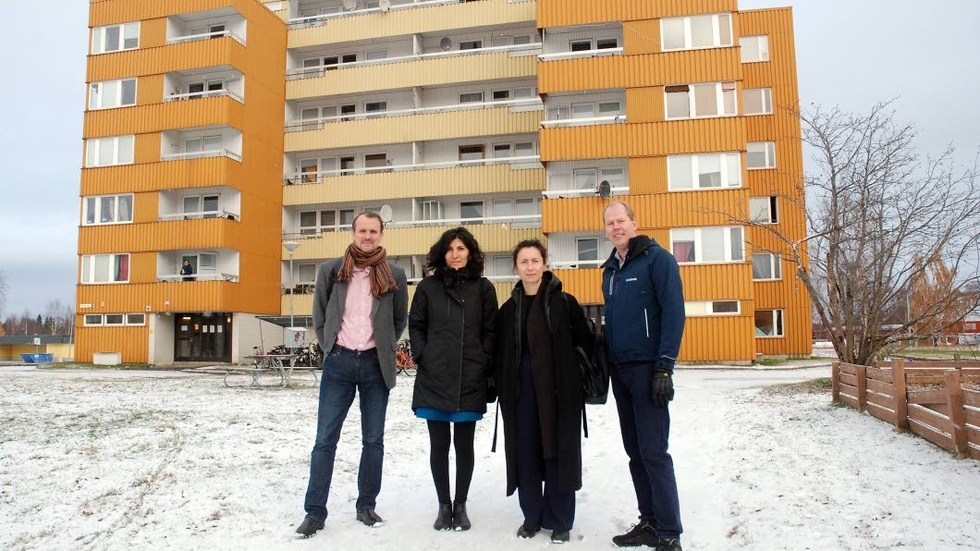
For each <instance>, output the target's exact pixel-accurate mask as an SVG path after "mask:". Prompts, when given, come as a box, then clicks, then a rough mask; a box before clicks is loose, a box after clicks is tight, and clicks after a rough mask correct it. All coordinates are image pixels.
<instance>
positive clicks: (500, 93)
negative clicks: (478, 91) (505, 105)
mask: <svg viewBox="0 0 980 551" xmlns="http://www.w3.org/2000/svg"><path fill="white" fill-rule="evenodd" d="M490 97H491V98H492V99H493V101H506V100H509V99H510V90H494V91H493V93H492V94H491V95H490Z"/></svg>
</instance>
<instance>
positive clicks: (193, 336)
mask: <svg viewBox="0 0 980 551" xmlns="http://www.w3.org/2000/svg"><path fill="white" fill-rule="evenodd" d="M174 322H175V323H176V326H175V327H174V335H175V336H176V337H175V338H174V359H175V360H178V361H185V362H207V361H215V362H230V361H231V314H227V313H220V312H206V313H203V314H177V315H175V316H174Z"/></svg>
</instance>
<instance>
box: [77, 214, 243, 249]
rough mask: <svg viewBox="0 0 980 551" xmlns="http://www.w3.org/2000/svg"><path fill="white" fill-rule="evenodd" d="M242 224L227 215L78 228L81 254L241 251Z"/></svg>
mask: <svg viewBox="0 0 980 551" xmlns="http://www.w3.org/2000/svg"><path fill="white" fill-rule="evenodd" d="M241 226H242V224H241V223H240V222H235V221H233V220H228V219H226V218H204V219H200V220H180V221H177V220H174V221H167V222H152V223H146V224H113V225H109V226H83V227H81V228H80V229H79V231H78V254H102V253H112V252H136V251H167V250H175V249H206V248H218V247H223V248H228V249H235V250H237V249H239V248H241V246H242V244H243V229H242V227H241Z"/></svg>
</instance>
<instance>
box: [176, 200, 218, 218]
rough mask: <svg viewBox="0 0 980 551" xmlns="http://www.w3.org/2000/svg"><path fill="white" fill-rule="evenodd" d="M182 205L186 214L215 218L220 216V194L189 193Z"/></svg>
mask: <svg viewBox="0 0 980 551" xmlns="http://www.w3.org/2000/svg"><path fill="white" fill-rule="evenodd" d="M182 206H183V211H182V213H183V214H184V215H185V216H200V217H202V218H215V217H216V216H218V195H217V194H214V195H187V196H185V197H184V200H183V204H182Z"/></svg>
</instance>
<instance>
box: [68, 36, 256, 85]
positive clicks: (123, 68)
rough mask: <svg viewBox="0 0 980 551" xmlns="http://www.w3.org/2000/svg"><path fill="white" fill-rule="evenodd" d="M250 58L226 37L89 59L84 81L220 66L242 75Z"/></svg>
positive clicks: (250, 37) (233, 40)
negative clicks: (229, 67) (237, 71)
mask: <svg viewBox="0 0 980 551" xmlns="http://www.w3.org/2000/svg"><path fill="white" fill-rule="evenodd" d="M252 38H255V41H256V42H261V41H262V39H261V38H259V37H252V36H249V44H251V43H252ZM253 55H254V54H253V53H252V50H251V48H249V49H248V53H247V54H246V47H245V46H242V45H241V44H240V43H239V42H238V41H237V40H235V39H234V38H231V37H227V36H226V37H223V38H215V39H212V40H197V41H194V42H183V43H179V44H171V45H167V46H159V47H156V48H139V49H136V50H127V51H124V52H116V53H111V54H100V55H90V56H89V57H88V71H87V72H86V77H85V80H86V81H88V82H99V81H102V80H114V79H118V78H128V77H135V76H141V75H158V74H162V73H167V72H171V71H181V70H187V69H203V68H206V67H218V66H221V65H230V66H232V67H234V68H235V69H238V70H239V71H241V72H243V73H244V72H246V71H245V69H246V64H247V63H248V61H246V60H251V59H252V56H253ZM161 99H162V98H161Z"/></svg>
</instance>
